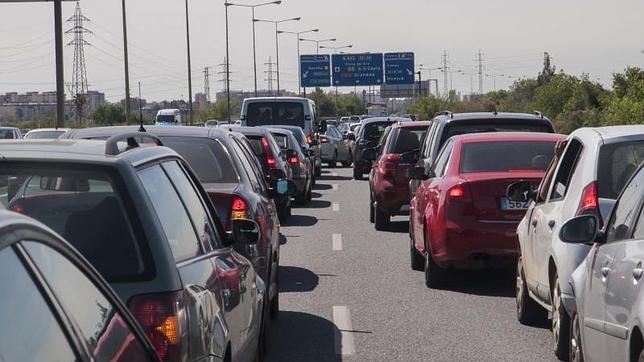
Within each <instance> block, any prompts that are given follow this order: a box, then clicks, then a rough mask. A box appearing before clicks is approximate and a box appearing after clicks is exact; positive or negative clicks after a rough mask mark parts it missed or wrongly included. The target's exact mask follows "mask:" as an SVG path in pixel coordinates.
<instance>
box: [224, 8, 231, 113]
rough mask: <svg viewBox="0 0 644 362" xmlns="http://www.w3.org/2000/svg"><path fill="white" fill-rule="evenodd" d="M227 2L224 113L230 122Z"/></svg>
mask: <svg viewBox="0 0 644 362" xmlns="http://www.w3.org/2000/svg"><path fill="white" fill-rule="evenodd" d="M228 6H229V4H228V3H224V7H225V8H226V104H227V105H226V113H227V118H228V119H227V121H228V124H230V44H229V39H228Z"/></svg>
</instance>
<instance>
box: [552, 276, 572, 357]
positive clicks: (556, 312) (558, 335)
mask: <svg viewBox="0 0 644 362" xmlns="http://www.w3.org/2000/svg"><path fill="white" fill-rule="evenodd" d="M550 300H551V301H552V302H551V305H552V321H551V322H552V323H551V328H550V329H551V331H552V336H553V339H554V342H555V345H554V350H555V356H557V358H559V360H561V361H567V360H568V352H569V342H570V316H568V312H566V308H564V305H563V301H562V299H561V286H560V284H559V277H558V276H557V275H556V274H555V285H554V286H553V287H552V292H551V297H550Z"/></svg>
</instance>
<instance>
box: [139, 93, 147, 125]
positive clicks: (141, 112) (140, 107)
mask: <svg viewBox="0 0 644 362" xmlns="http://www.w3.org/2000/svg"><path fill="white" fill-rule="evenodd" d="M139 132H147V131H146V130H145V127H143V107H142V106H141V82H139Z"/></svg>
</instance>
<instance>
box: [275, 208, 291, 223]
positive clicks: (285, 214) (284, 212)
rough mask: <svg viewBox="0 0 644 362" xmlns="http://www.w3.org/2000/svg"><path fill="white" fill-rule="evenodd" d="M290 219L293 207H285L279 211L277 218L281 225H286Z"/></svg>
mask: <svg viewBox="0 0 644 362" xmlns="http://www.w3.org/2000/svg"><path fill="white" fill-rule="evenodd" d="M289 217H291V207H290V206H288V207H287V206H284V207H282V208H280V209H279V210H278V211H277V218H278V219H279V220H280V223H282V224H286V222H287V221H288V219H289Z"/></svg>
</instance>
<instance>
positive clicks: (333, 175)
mask: <svg viewBox="0 0 644 362" xmlns="http://www.w3.org/2000/svg"><path fill="white" fill-rule="evenodd" d="M330 176H331V177H338V174H337V173H335V172H332V173H331V174H330Z"/></svg>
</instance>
